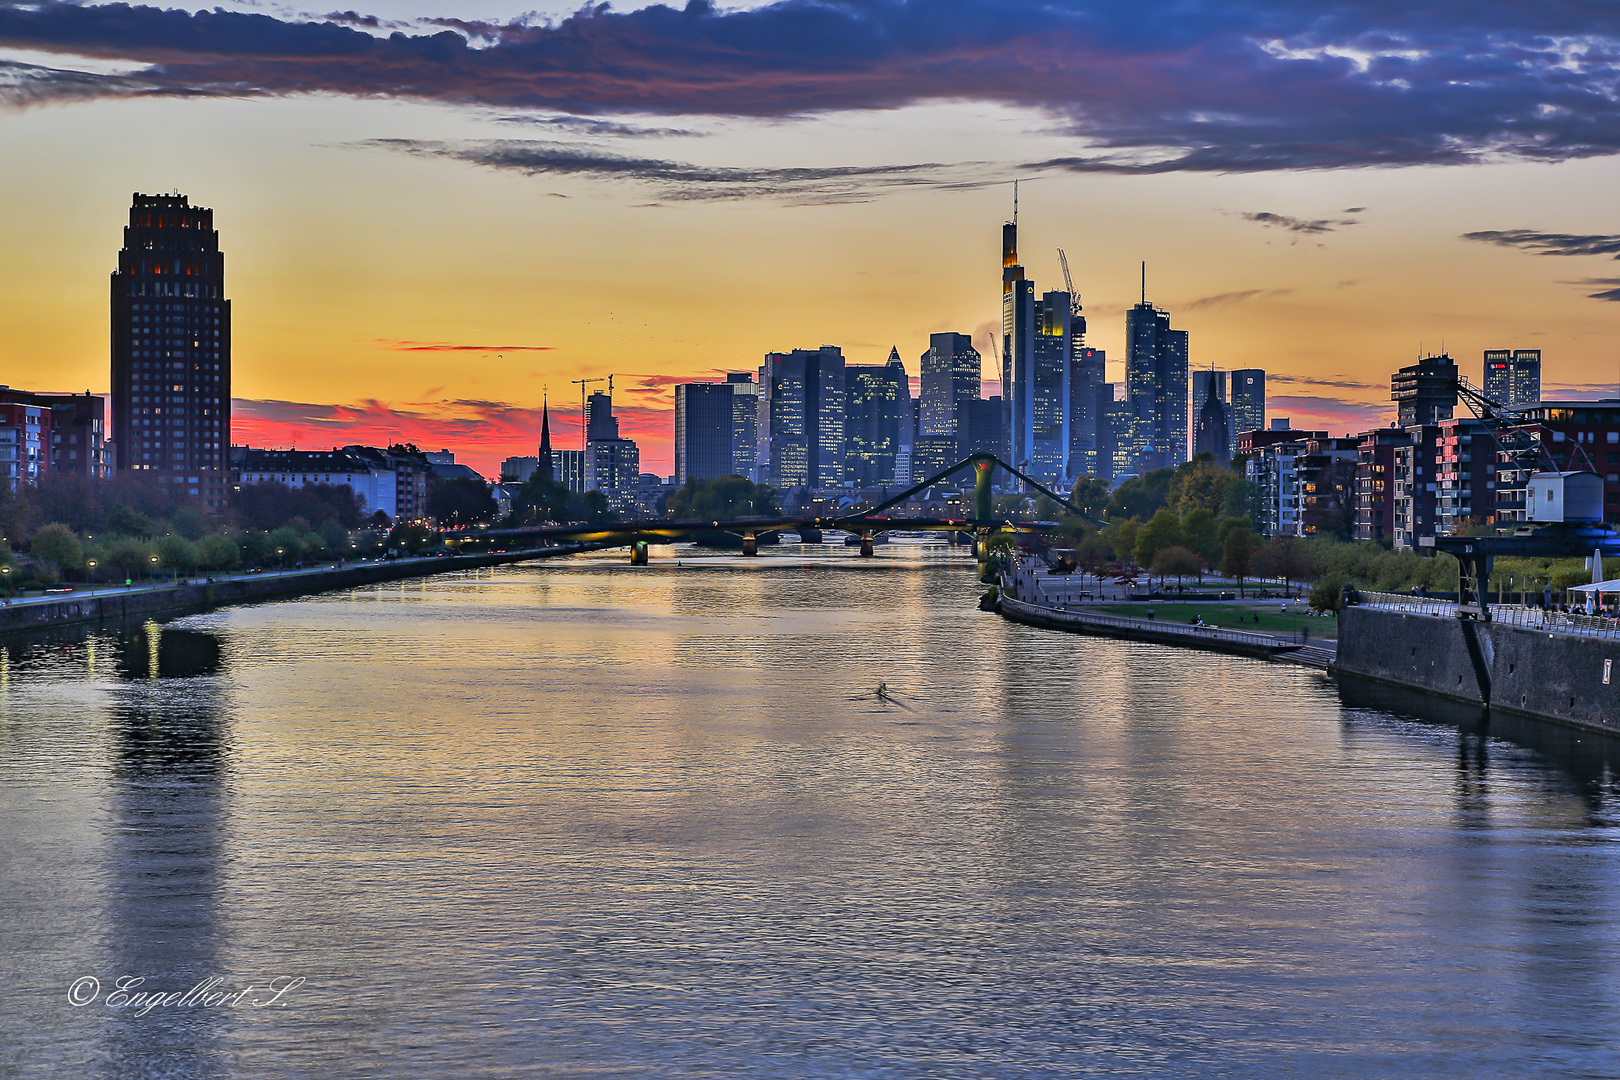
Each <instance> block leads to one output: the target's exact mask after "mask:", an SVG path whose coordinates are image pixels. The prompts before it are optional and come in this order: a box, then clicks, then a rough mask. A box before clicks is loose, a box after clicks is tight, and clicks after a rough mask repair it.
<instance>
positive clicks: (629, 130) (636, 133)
mask: <svg viewBox="0 0 1620 1080" xmlns="http://www.w3.org/2000/svg"><path fill="white" fill-rule="evenodd" d="M495 122H496V123H498V124H521V125H523V126H524V127H536V128H546V129H549V130H552V131H558V132H561V133H563V134H565V135H585V136H592V135H600V136H612V137H614V138H632V139H649V138H652V139H665V138H700V137H703V136H706V135H707V134H708V133H707V132H703V131H693V130H691V129H689V128H672V127H648V126H646V125H643V124H626V123H622V122H619V121H615V120H593V119H591V118H590V117H588V116H497V117H496V118H495Z"/></svg>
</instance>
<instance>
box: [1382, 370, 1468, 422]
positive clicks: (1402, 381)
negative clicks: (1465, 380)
mask: <svg viewBox="0 0 1620 1080" xmlns="http://www.w3.org/2000/svg"><path fill="white" fill-rule="evenodd" d="M1389 390H1390V398H1391V399H1392V400H1393V401H1394V402H1395V403H1396V406H1397V411H1398V414H1399V418H1398V424H1399V426H1401V427H1403V428H1404V427H1414V426H1418V425H1433V424H1438V423H1439V422H1440V421H1442V420H1450V419H1451V414H1452V410H1454V409H1455V408H1456V407H1457V362H1456V361H1455V360H1453V359H1452V358H1451V357H1449V356H1446V355H1444V354H1442V355H1440V356H1425V357H1423V358H1422V359H1420V360H1419V361H1418V362H1417V363H1415V364H1410V365H1408V366H1406V367H1403V368H1401V369H1400V370H1399V371H1397V372H1396V373H1395V374H1394V375H1391V376H1390V379H1389Z"/></svg>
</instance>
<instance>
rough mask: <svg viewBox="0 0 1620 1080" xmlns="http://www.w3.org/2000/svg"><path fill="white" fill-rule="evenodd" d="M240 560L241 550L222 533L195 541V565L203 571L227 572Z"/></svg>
mask: <svg viewBox="0 0 1620 1080" xmlns="http://www.w3.org/2000/svg"><path fill="white" fill-rule="evenodd" d="M241 558H242V552H241V549H240V548H238V547H237V546H236V542H235V541H234V540H232V539H231V538H230V537H228V536H226V535H225V534H224V533H214V534H213V535H212V536H205V537H203V538H202V539H201V540H199V541H197V565H198V566H201V567H203V568H204V569H208V570H228V569H230V568H231V567H233V566H235V565H236V564H237V562H238V561H239V560H240V559H241Z"/></svg>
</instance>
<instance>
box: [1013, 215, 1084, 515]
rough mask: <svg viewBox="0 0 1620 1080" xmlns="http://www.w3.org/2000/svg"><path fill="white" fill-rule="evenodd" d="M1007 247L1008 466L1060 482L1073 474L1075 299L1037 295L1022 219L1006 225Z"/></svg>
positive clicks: (1063, 293) (1040, 477)
mask: <svg viewBox="0 0 1620 1080" xmlns="http://www.w3.org/2000/svg"><path fill="white" fill-rule="evenodd" d="M1001 246H1002V257H1001V264H1002V270H1001V290H1002V296H1001V342H1002V360H1001V391H1002V402H1003V403H1002V415H1003V418H1004V421H1003V424H1004V427H1005V429H1006V432H1007V450H1008V453H1009V454H1010V455H1011V458H1010V463H1011V464H1012V465H1014V466H1016V467H1017V468H1019V469H1020V470H1022V471H1023V472H1025V473H1027V474H1029V475H1030V476H1032V477H1034V478H1035V479H1036V480H1040V481H1042V482H1043V483H1047V482H1052V483H1056V482H1059V481H1061V480H1062V479H1063V478H1064V477H1065V476H1066V475H1067V474H1068V471H1069V392H1070V374H1071V370H1070V368H1071V360H1072V357H1073V354H1074V349H1075V343H1074V332H1075V325H1076V324H1075V322H1074V320H1073V309H1072V305H1071V297H1070V296H1069V294H1068V293H1066V292H1048V293H1046V294H1045V295H1043V296H1041V297H1038V298H1037V297H1036V295H1035V283H1034V282H1033V281H1031V280H1030V279H1028V278H1026V277H1025V276H1024V268H1023V266H1021V265H1020V264H1019V262H1018V219H1017V215H1016V214H1015V215H1014V217H1013V220H1012V221H1009V222H1007V223H1006V224H1004V225H1003V226H1002V232H1001ZM1081 325H1082V326H1083V321H1082V323H1081ZM1082 333H1083V331H1082Z"/></svg>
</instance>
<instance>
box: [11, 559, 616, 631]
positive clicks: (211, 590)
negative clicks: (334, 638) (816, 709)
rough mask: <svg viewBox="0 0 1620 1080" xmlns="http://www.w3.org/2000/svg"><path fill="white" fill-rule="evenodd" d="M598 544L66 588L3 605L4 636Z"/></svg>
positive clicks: (436, 571) (201, 608)
mask: <svg viewBox="0 0 1620 1080" xmlns="http://www.w3.org/2000/svg"><path fill="white" fill-rule="evenodd" d="M596 546H598V545H591V544H555V545H550V546H547V547H543V548H529V549H527V550H524V551H505V552H496V553H486V554H479V555H438V556H424V557H416V558H406V559H391V560H387V561H383V562H367V563H350V564H347V565H340V566H323V567H319V568H315V569H308V570H280V571H271V572H268V573H262V574H232V575H217V574H216V575H214V576H212V577H203V578H191V579H187V580H185V581H181V582H175V583H172V584H162V585H134V586H129V587H125V588H117V587H111V588H109V587H105V586H103V587H99V588H93V589H86V590H84V591H83V592H79V591H75V592H71V593H63V594H60V595H53V596H45V597H38V598H30V599H28V600H13V601H9V602H6V603H5V604H3V605H0V637H5V636H8V635H12V634H26V633H34V632H38V631H41V630H50V629H55V628H57V627H64V626H74V625H78V624H82V623H99V622H113V621H117V620H120V619H130V618H140V617H157V616H175V615H183V614H189V613H192V612H196V611H206V610H208V609H210V608H216V607H223V606H226V605H229V604H243V603H253V602H256V601H260V600H276V599H284V598H286V597H289V596H303V595H307V594H310V593H318V592H327V591H329V590H332V589H352V588H356V587H359V586H362V585H373V584H376V583H378V582H382V581H398V580H401V579H403V578H412V577H423V576H426V575H429V574H442V573H446V572H448V571H452V570H470V569H475V568H477V567H483V566H501V565H504V564H507V563H515V562H523V561H525V560H528V559H538V558H545V557H546V556H550V555H567V554H572V553H574V552H576V551H585V550H589V549H591V548H593V547H596Z"/></svg>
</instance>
